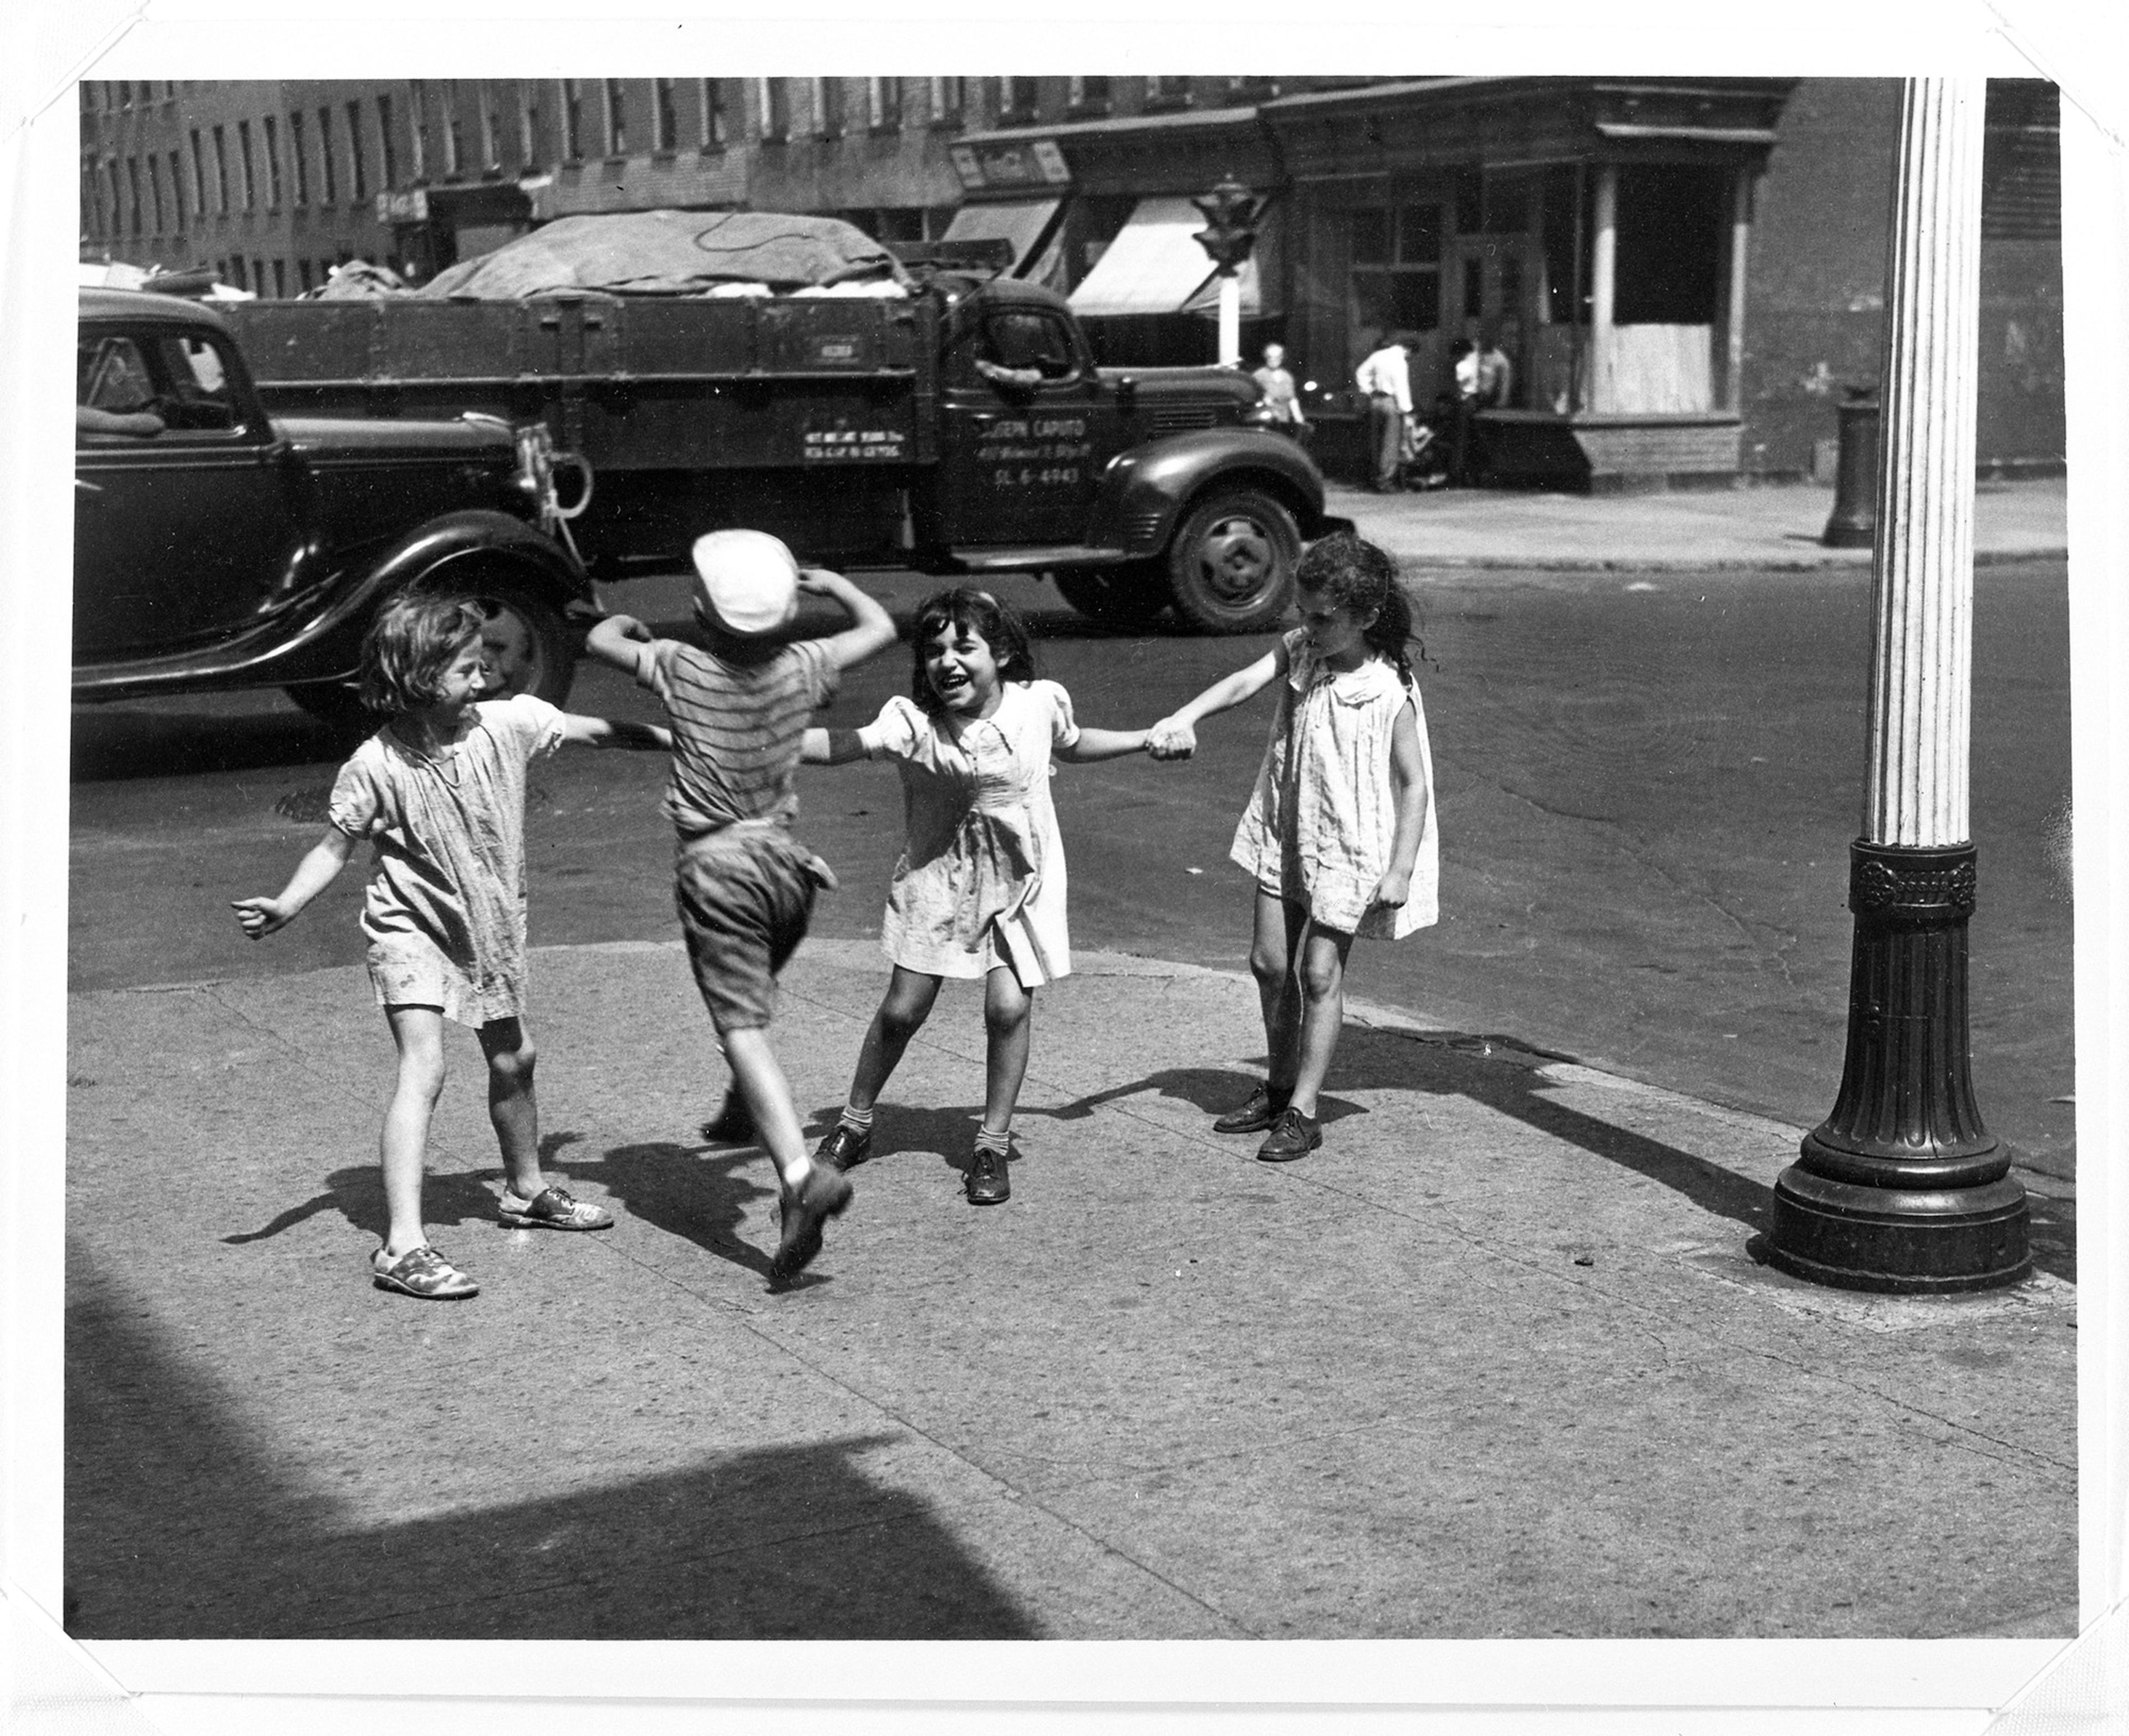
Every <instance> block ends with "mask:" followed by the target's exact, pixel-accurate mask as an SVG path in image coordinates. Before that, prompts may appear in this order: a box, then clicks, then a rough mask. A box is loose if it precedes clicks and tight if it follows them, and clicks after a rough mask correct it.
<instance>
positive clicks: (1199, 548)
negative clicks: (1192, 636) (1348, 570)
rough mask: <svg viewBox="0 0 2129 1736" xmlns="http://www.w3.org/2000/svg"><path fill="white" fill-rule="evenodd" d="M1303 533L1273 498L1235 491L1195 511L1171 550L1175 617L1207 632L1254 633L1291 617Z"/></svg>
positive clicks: (1207, 502)
mask: <svg viewBox="0 0 2129 1736" xmlns="http://www.w3.org/2000/svg"><path fill="white" fill-rule="evenodd" d="M1300 559H1301V532H1300V531H1299V530H1297V529H1296V528H1295V526H1294V522H1293V514H1292V513H1290V512H1288V511H1287V510H1286V508H1285V507H1282V506H1281V505H1280V504H1279V502H1277V501H1275V500H1274V499H1273V498H1272V497H1270V496H1269V495H1268V494H1261V493H1259V492H1257V491H1256V490H1255V489H1254V488H1237V489H1234V490H1232V491H1230V492H1223V493H1220V494H1215V495H1213V496H1212V497H1211V498H1209V499H1207V500H1206V501H1204V502H1201V503H1200V504H1199V505H1198V506H1197V507H1193V508H1192V509H1191V511H1190V513H1189V516H1188V517H1186V518H1185V519H1184V521H1183V527H1182V529H1181V530H1178V531H1177V532H1176V533H1175V540H1174V542H1173V543H1172V544H1171V545H1169V551H1168V578H1169V587H1170V588H1171V589H1172V590H1173V591H1174V593H1175V609H1176V612H1177V613H1178V614H1179V615H1181V616H1183V617H1184V619H1185V620H1186V621H1189V622H1190V623H1191V624H1192V625H1193V626H1198V627H1202V628H1203V629H1204V630H1206V631H1207V632H1208V633H1254V632H1256V631H1258V630H1260V629H1262V628H1265V627H1268V626H1269V625H1271V624H1272V623H1273V622H1274V621H1277V620H1278V619H1279V616H1282V615H1284V614H1285V613H1286V610H1287V605H1288V603H1290V602H1292V601H1293V569H1294V568H1295V566H1296V565H1297V564H1298V563H1299V561H1300Z"/></svg>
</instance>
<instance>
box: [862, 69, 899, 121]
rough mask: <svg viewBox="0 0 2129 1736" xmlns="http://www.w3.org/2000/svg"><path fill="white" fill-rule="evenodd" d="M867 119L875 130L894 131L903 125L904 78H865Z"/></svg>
mask: <svg viewBox="0 0 2129 1736" xmlns="http://www.w3.org/2000/svg"><path fill="white" fill-rule="evenodd" d="M865 121H866V124H867V125H869V126H870V127H871V128H872V130H873V131H874V132H893V131H898V129H899V128H900V127H901V126H902V80H901V79H899V78H868V79H866V80H865Z"/></svg>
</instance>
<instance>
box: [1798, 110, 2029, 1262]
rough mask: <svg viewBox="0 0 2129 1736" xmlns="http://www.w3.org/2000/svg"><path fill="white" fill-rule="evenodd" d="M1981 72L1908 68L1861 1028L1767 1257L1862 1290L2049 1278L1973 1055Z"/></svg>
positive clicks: (1875, 559) (1853, 899)
mask: <svg viewBox="0 0 2129 1736" xmlns="http://www.w3.org/2000/svg"><path fill="white" fill-rule="evenodd" d="M1983 94H1984V84H1983V82H1982V81H1981V80H1979V79H1950V78H1916V79H1910V80H1908V83H1907V88H1906V97H1905V102H1904V108H1903V115H1902V118H1901V126H1900V153H1899V162H1898V174H1897V178H1896V181H1895V183H1894V188H1893V235H1892V243H1891V259H1890V269H1889V272H1888V295H1887V297H1886V307H1885V354H1884V384H1883V389H1882V391H1881V392H1880V402H1881V405H1882V414H1883V423H1882V429H1881V435H1880V440H1881V445H1880V453H1879V471H1878V516H1877V528H1876V535H1875V540H1874V542H1873V544H1872V550H1871V599H1872V606H1871V634H1870V644H1871V663H1870V701H1869V765H1868V770H1867V775H1866V780H1865V799H1864V816H1863V821H1864V835H1863V836H1862V837H1860V838H1859V839H1856V840H1855V844H1853V845H1851V846H1850V851H1849V874H1848V907H1849V909H1850V911H1853V912H1854V913H1855V942H1854V949H1853V953H1852V955H1851V956H1852V962H1851V963H1850V980H1849V991H1848V1047H1847V1053H1846V1058H1845V1059H1844V1062H1843V1065H1842V1071H1841V1090H1840V1093H1839V1096H1838V1097H1837V1098H1836V1101H1835V1103H1834V1106H1833V1111H1832V1113H1831V1115H1828V1116H1827V1119H1826V1120H1825V1121H1824V1122H1823V1123H1822V1124H1821V1125H1819V1126H1818V1127H1817V1129H1815V1130H1813V1131H1812V1132H1811V1133H1810V1134H1808V1135H1806V1136H1805V1139H1804V1140H1803V1149H1802V1151H1801V1153H1799V1155H1798V1160H1797V1162H1796V1163H1793V1165H1791V1166H1790V1167H1789V1168H1788V1169H1787V1170H1785V1171H1784V1172H1783V1173H1782V1176H1781V1177H1780V1179H1779V1181H1778V1182H1776V1183H1775V1184H1774V1223H1773V1226H1772V1229H1771V1230H1770V1231H1769V1238H1768V1246H1767V1250H1766V1251H1767V1255H1768V1258H1769V1260H1770V1261H1771V1262H1772V1263H1773V1264H1774V1265H1776V1266H1778V1267H1779V1268H1782V1269H1783V1270H1784V1271H1786V1272H1793V1273H1794V1274H1796V1275H1797V1276H1798V1277H1806V1278H1811V1279H1815V1280H1817V1282H1822V1283H1826V1284H1831V1285H1838V1286H1840V1287H1843V1288H1846V1289H1855V1290H1877V1291H1966V1290H1985V1289H1991V1288H1994V1287H1998V1286H2000V1285H2005V1284H2014V1283H2017V1282H2020V1281H2021V1280H2022V1279H2023V1278H2025V1277H2028V1276H2030V1275H2031V1271H2032V1257H2031V1253H2029V1252H2028V1250H2027V1210H2026V1193H2025V1189H2024V1188H2023V1187H2021V1186H2020V1185H2019V1184H2018V1182H2017V1181H2016V1180H2014V1179H2013V1178H2012V1176H2011V1174H2010V1168H2011V1159H2010V1157H2009V1154H2008V1153H2007V1152H2006V1151H2005V1150H2004V1149H2003V1145H2002V1144H2001V1142H2000V1141H1998V1139H1996V1138H1995V1137H1994V1136H1993V1135H1992V1134H1990V1133H1989V1132H1988V1129H1987V1128H1986V1127H1985V1126H1984V1125H1983V1123H1982V1120H1981V1112H1980V1110H1979V1107H1978V1106H1976V1104H1975V1102H1974V1085H1973V1080H1972V1077H1971V1076H1970V1073H1969V1065H1968V1049H1967V1018H1966V928H1967V920H1968V918H1969V916H1970V915H1971V914H1972V912H1973V909H1974V845H1973V844H1972V842H1971V841H1970V838H1969V831H1968V826H1967V737H1968V728H1969V690H1970V687H1971V675H1972V663H1973V632H1972V630H1973V612H1974V611H1973V599H1974V570H1973V568H1974V392H1975V380H1976V375H1977V373H1978V357H1977V349H1978V342H1979V308H1980V240H1981V139H1982V101H1983Z"/></svg>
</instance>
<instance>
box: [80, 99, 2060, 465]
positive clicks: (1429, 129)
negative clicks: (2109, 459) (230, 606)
mask: <svg viewBox="0 0 2129 1736" xmlns="http://www.w3.org/2000/svg"><path fill="white" fill-rule="evenodd" d="M1898 91H1899V87H1898V81H1896V80H1891V79H1826V78H1821V79H1802V80H1797V79H1747V78H1712V79H1681V78H1650V79H1640V80H1622V79H1597V78H1579V79H1578V78H1463V79H1453V78H1417V79H1405V80H1380V79H1360V78H1300V79H1291V78H1281V79H1279V80H1272V79H1269V78H1226V77H1221V78H1209V77H1189V78H1174V77H1169V78H1090V77H1061V76H1060V77H1039V78H707V79H706V78H625V79H559V80H557V79H550V80H537V81H534V80H515V79H498V80H463V79H458V80H434V81H421V80H403V79H402V80H397V81H376V82H354V81H344V82H324V81H313V82H307V83H285V82H284V83H270V82H244V83H231V82H224V83H197V82H185V83H168V82H153V83H147V82H141V81H131V82H117V83H114V82H112V81H103V82H100V83H87V84H84V85H83V87H82V93H81V110H82V248H83V258H84V259H117V260H123V261H128V262H131V263H134V264H141V265H148V264H159V265H160V266H162V267H164V269H196V268H200V267H209V268H212V269H213V270H214V271H215V272H216V273H217V274H218V275H219V276H220V277H221V278H222V279H223V280H225V281H226V282H228V283H232V284H234V285H236V286H237V287H239V288H244V289H246V290H249V291H250V292H252V293H257V294H261V295H276V296H283V295H297V294H301V293H303V292H304V291H305V290H306V289H308V288H312V287H314V286H315V285H317V283H321V282H322V281H323V278H324V277H325V275H326V273H328V272H329V271H330V270H331V269H332V268H333V267H334V266H335V265H336V264H341V263H342V262H345V260H347V259H351V258H358V257H359V258H363V259H370V260H374V261H379V262H382V263H384V264H390V265H392V266H393V267H394V268H395V269H399V270H400V271H402V273H405V274H407V276H409V277H410V278H414V279H416V280H420V279H423V278H427V277H429V276H431V275H432V274H433V273H435V272H436V271H437V270H439V269H441V268H442V267H444V266H445V265H447V264H450V263H452V262H453V261H454V260H455V259H459V258H461V257H467V256H470V255H473V254H478V253H480V252H483V251H486V250H488V249H490V248H492V247H493V246H496V245H499V244H500V243H501V242H502V241H503V240H507V239H508V238H509V237H511V236H512V235H516V234H519V233H522V232H523V231H525V230H526V229H527V228H530V227H531V226H536V225H537V224H539V223H541V222H544V221H547V220H549V219H550V218H553V217H557V216H566V215H571V214H574V213H579V212H601V211H616V210H641V209H652V208H663V207H676V208H695V209H704V210H715V209H725V210H731V209H752V210H757V211H778V210H786V211H793V212H826V213H832V214H836V215H840V216H845V217H846V218H848V219H850V221H854V222H855V223H856V224H858V225H859V226H860V227H862V228H864V229H865V230H867V231H869V232H870V233H872V234H873V235H876V236H879V238H881V239H883V240H931V239H937V238H939V237H941V236H946V235H953V236H980V237H1003V238H1006V239H1007V240H1010V241H1011V242H1012V246H1013V250H1014V253H1015V259H1014V264H1013V265H1012V268H1011V269H1012V270H1013V271H1014V272H1015V273H1016V274H1018V275H1022V276H1026V277H1033V278H1041V279H1042V280H1044V281H1046V282H1049V283H1051V284H1053V285H1054V286H1055V288H1058V289H1060V291H1063V292H1065V293H1067V294H1069V296H1070V297H1072V299H1073V301H1074V305H1075V306H1077V307H1079V310H1080V312H1081V313H1082V314H1083V316H1084V317H1085V319H1086V322H1087V325H1088V330H1089V331H1090V332H1091V333H1092V334H1093V338H1094V341H1095V344H1096V346H1097V349H1098V352H1099V353H1100V354H1102V356H1103V359H1105V360H1109V361H1112V362H1116V363H1122V364H1150V363H1155V362H1164V361H1165V362H1203V361H1210V360H1211V359H1212V358H1213V342H1214V339H1213V329H1214V328H1213V325H1212V320H1211V318H1210V316H1209V314H1210V297H1209V293H1208V291H1207V283H1206V281H1205V280H1206V278H1207V276H1208V275H1209V265H1208V264H1207V261H1206V260H1205V259H1204V257H1203V252H1202V250H1199V249H1198V248H1197V245H1196V243H1195V242H1194V241H1193V240H1192V239H1191V234H1192V231H1193V230H1194V229H1195V228H1196V227H1198V226H1200V221H1201V220H1200V219H1199V218H1198V216H1197V214H1196V212H1195V210H1194V208H1193V207H1192V206H1191V205H1190V204H1189V202H1188V201H1189V199H1190V198H1191V197H1193V196H1202V195H1203V193H1205V192H1206V191H1207V189H1208V188H1210V187H1211V186H1212V183H1214V182H1215V181H1217V180H1218V179H1219V178H1221V177H1222V175H1226V174H1232V175H1235V176H1237V177H1239V178H1241V180H1243V181H1244V182H1245V183H1247V184H1248V185H1249V186H1250V187H1251V188H1253V189H1254V190H1255V191H1256V192H1257V193H1260V194H1261V195H1264V196H1265V201H1266V202H1265V209H1264V215H1263V219H1262V223H1261V227H1260V240H1259V244H1258V248H1257V252H1256V256H1255V258H1254V259H1252V260H1251V262H1250V264H1249V266H1248V267H1247V268H1246V269H1245V278H1244V286H1243V287H1244V292H1245V293H1244V304H1243V312H1244V316H1245V327H1244V335H1245V345H1248V346H1250V347H1254V346H1255V345H1258V344H1260V343H1262V342H1264V341H1266V340H1269V339H1271V338H1274V337H1276V338H1279V339H1280V340H1283V341H1284V342H1285V343H1286V345H1288V350H1290V351H1291V352H1292V353H1293V356H1294V358H1295V360H1296V362H1297V363H1298V367H1299V369H1301V370H1302V371H1303V373H1307V374H1308V375H1311V376H1313V377H1315V378H1318V379H1320V380H1322V381H1323V382H1325V383H1326V384H1331V385H1339V384H1342V383H1344V382H1345V381H1346V380H1348V379H1349V378H1350V372H1351V369H1352V367H1353V365H1354V364H1355V362H1356V361H1357V360H1358V359H1359V358H1360V355H1361V354H1364V353H1365V350H1367V349H1368V348H1369V347H1371V346H1372V345H1373V344H1374V342H1375V341H1376V340H1377V338H1378V336H1379V334H1380V333H1381V332H1383V331H1385V330H1388V329H1404V330H1409V331H1414V332H1416V333H1417V335H1418V336H1419V338H1420V348H1419V358H1418V366H1417V376H1418V378H1419V379H1420V381H1421V383H1422V392H1423V395H1424V394H1425V393H1426V392H1431V389H1432V388H1433V387H1435V386H1436V385H1438V384H1441V383H1443V382H1444V381H1445V379H1446V370H1447V367H1448V348H1449V344H1450V340H1452V339H1454V338H1455V337H1459V336H1465V335H1469V336H1474V337H1475V336H1486V337H1490V338H1493V339H1495V340H1498V341H1499V342H1500V343H1501V344H1502V345H1503V348H1504V349H1506V350H1507V351H1508V353H1509V354H1510V355H1511V356H1512V359H1513V360H1514V361H1515V363H1516V364H1517V369H1516V373H1517V391H1516V397H1515V400H1514V402H1512V404H1511V405H1510V406H1509V407H1507V409H1505V410H1504V411H1502V412H1501V413H1500V414H1499V416H1498V418H1497V426H1496V427H1495V428H1494V429H1493V437H1494V446H1495V449H1496V451H1497V452H1498V454H1501V456H1502V459H1503V466H1504V468H1505V469H1506V470H1507V471H1508V472H1510V473H1513V472H1514V471H1515V470H1516V469H1517V466H1518V465H1519V464H1520V465H1522V466H1523V467H1524V468H1526V471H1527V473H1530V474H1531V475H1534V476H1538V477H1542V478H1548V479H1565V480H1579V481H1584V482H1587V483H1592V484H1593V485H1601V484H1602V483H1604V482H1605V481H1606V480H1607V478H1610V479H1618V480H1623V481H1627V482H1634V481H1646V480H1651V479H1655V478H1661V477H1670V478H1688V477H1698V478H1711V479H1719V478H1723V477H1734V476H1736V475H1739V474H1746V475H1765V476H1770V477H1779V476H1794V475H1798V474H1802V473H1808V472H1809V471H1811V470H1812V469H1813V468H1822V467H1823V464H1824V462H1825V457H1826V453H1825V447H1826V443H1827V440H1828V439H1829V437H1830V435H1831V433H1832V430H1833V424H1834V415H1833V410H1832V405H1833V403H1834V402H1836V401H1837V400H1838V398H1839V397H1841V393H1842V392H1844V390H1846V388H1850V387H1852V386H1860V385H1866V384H1868V383H1870V382H1871V381H1873V380H1874V378H1875V373H1876V368H1877V355H1878V346H1879V341H1880V335H1879V321H1880V318H1881V314H1882V306H1883V291H1884V250H1885V240H1886V233H1887V224H1888V188H1889V185H1890V178H1891V164H1892V157H1893V148H1894V144H1895V136H1896V133H1897V129H1898ZM2056 164H2057V157H2056V147H2055V91H2054V88H2053V87H2052V86H2049V85H2046V84H2043V83H2037V82H2034V81H1998V82H1992V83H1991V85H1990V88H1989V112H1988V154H1987V159H1986V162H1985V164H1984V180H1985V183H1986V190H1985V197H1984V249H1983V261H1982V273H1983V283H1982V297H1983V310H1982V318H1983V339H1982V354H1981V376H1980V379H1981V388H1980V389H1981V416H1980V428H1981V434H1980V454H1979V455H1980V460H1981V463H1982V464H1983V466H1984V468H1990V469H1996V470H2019V469H2036V468H2038V469H2045V468H2055V467H2059V466H2060V464H2061V463H2062V461H2063V455H2064V446H2065V427H2064V412H2063V399H2062V369H2063V350H2062V343H2063V339H2062V283H2061V247H2060V197H2059V193H2058V175H2057V167H2056ZM1326 409H1329V410H1330V411H1332V413H1333V414H1334V416H1335V411H1336V405H1335V403H1334V404H1329V405H1326Z"/></svg>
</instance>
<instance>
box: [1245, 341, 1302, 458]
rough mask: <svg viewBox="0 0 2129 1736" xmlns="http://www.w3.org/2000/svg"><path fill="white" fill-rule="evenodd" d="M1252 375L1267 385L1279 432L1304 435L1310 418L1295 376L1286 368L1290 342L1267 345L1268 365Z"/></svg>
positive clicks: (1269, 406) (1266, 395)
mask: <svg viewBox="0 0 2129 1736" xmlns="http://www.w3.org/2000/svg"><path fill="white" fill-rule="evenodd" d="M1250 378H1252V379H1254V380H1255V382H1256V383H1257V384H1258V385H1260V387H1262V388H1264V402H1265V409H1267V410H1269V411H1270V412H1271V414H1272V416H1274V418H1275V419H1276V421H1277V422H1278V424H1279V432H1280V433H1282V434H1291V435H1293V437H1294V438H1295V439H1296V440H1298V439H1300V438H1301V430H1303V428H1305V427H1307V426H1308V418H1307V416H1303V414H1302V413H1301V399H1300V397H1299V395H1298V393H1297V392H1295V391H1294V389H1293V375H1292V374H1291V373H1288V372H1287V370H1286V346H1285V345H1284V344H1267V345H1265V352H1264V366H1263V367H1261V368H1260V369H1257V370H1256V372H1255V373H1253V374H1251V375H1250Z"/></svg>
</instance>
